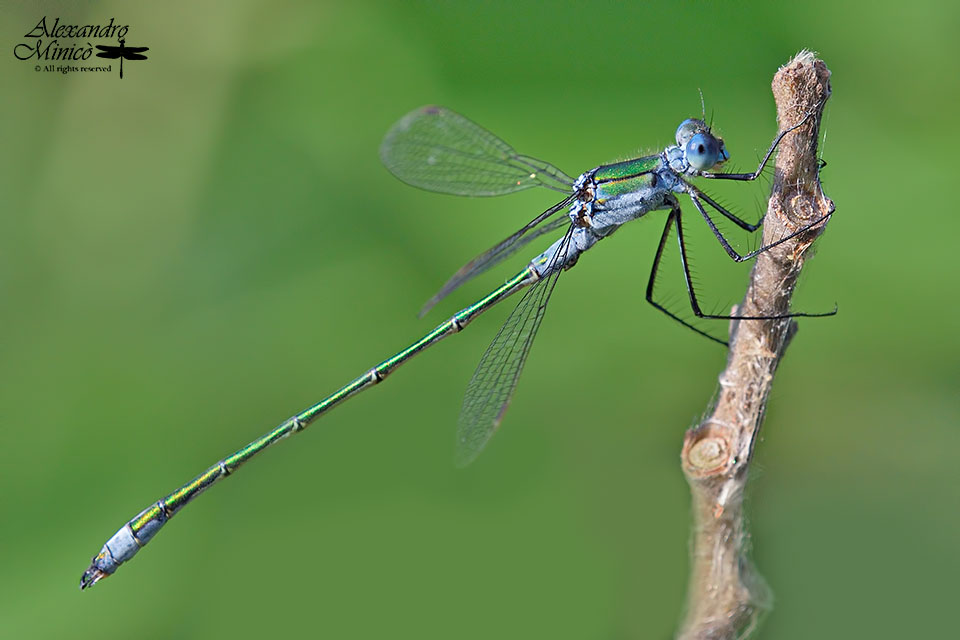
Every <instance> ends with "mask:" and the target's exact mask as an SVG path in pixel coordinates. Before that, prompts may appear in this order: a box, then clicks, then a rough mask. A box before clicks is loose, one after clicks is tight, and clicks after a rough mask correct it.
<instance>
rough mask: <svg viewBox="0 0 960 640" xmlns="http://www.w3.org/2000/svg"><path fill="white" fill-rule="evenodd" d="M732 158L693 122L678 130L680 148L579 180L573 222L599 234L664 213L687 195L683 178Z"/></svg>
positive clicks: (604, 167) (599, 170) (705, 128)
mask: <svg viewBox="0 0 960 640" xmlns="http://www.w3.org/2000/svg"><path fill="white" fill-rule="evenodd" d="M729 158H730V155H729V154H728V153H727V149H726V147H725V146H724V143H723V139H722V138H720V137H718V136H715V135H713V133H712V132H711V131H710V127H709V126H707V124H706V123H705V122H704V121H703V120H697V119H694V118H689V119H687V120H684V121H683V122H681V123H680V126H679V127H677V133H676V144H675V145H671V146H669V147H667V148H666V149H664V150H663V151H662V152H660V153H658V154H656V155H650V156H642V157H640V158H632V159H630V160H624V161H622V162H617V163H614V164H607V165H601V166H599V167H597V168H595V169H592V170H591V171H587V172H586V173H584V174H583V175H581V176H580V177H579V178H577V180H576V182H575V183H574V185H573V192H574V194H575V195H576V199H575V200H574V202H573V203H572V204H571V206H570V219H571V220H572V221H573V223H574V224H575V225H576V226H578V227H590V228H593V229H595V230H603V229H606V228H609V227H615V226H619V225H621V224H624V223H625V222H627V221H628V220H631V219H636V218H639V217H641V216H642V215H644V214H645V213H647V212H649V211H652V210H654V209H659V208H662V207H663V206H664V203H665V202H667V200H668V196H669V194H670V193H671V192H677V193H682V192H684V191H685V184H684V182H683V180H682V178H681V176H683V175H688V176H696V175H699V174H700V173H701V172H704V171H708V170H710V169H712V168H714V167H717V166H719V165H721V164H723V163H724V162H726V161H727V160H728V159H729Z"/></svg>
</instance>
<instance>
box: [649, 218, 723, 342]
mask: <svg viewBox="0 0 960 640" xmlns="http://www.w3.org/2000/svg"><path fill="white" fill-rule="evenodd" d="M674 219H676V221H677V230H678V231H679V230H680V224H679V223H680V207H679V206H677V205H676V204H674V207H673V209H671V210H670V213H669V214H668V215H667V223H666V224H665V225H664V226H663V233H662V234H661V236H660V244H658V245H657V252H656V253H655V254H654V256H653V266H652V267H651V268H650V279H649V280H647V302H649V303H650V304H651V305H653V307H654V308H656V309H658V310H660V311H662V312H663V313H665V314H667V315H668V316H670V317H671V318H673V319H674V320H676V321H677V322H679V323H680V324H682V325H683V326H685V327H686V328H688V329H690V330H692V331H695V332H696V333H699V334H700V335H702V336H703V337H704V338H708V339H710V340H713V341H714V342H719V343H720V344H722V345H725V346H726V345H727V342H726V341H725V340H721V339H720V338H716V337H714V336H712V335H710V334H709V333H707V332H705V331H703V330H701V329H698V328H697V327H695V326H693V325H692V324H690V323H689V322H687V321H686V320H684V319H683V318H681V317H680V316H678V315H677V314H675V313H674V312H672V311H670V310H669V309H667V308H666V307H665V306H663V305H662V304H660V303H659V302H657V301H656V300H654V299H653V288H654V284H655V282H656V279H657V271H658V270H659V269H660V260H661V258H663V250H664V248H665V247H666V245H667V238H668V237H670V227H671V226H672V225H673V222H674ZM680 247H681V251H683V250H684V247H683V243H682V242H681V243H680ZM682 261H683V276H684V278H686V282H687V292H688V294H689V295H690V301H691V305H692V306H693V308H694V313H696V314H697V315H700V314H699V313H698V311H699V308H700V305H699V304H698V303H697V299H696V296H695V295H694V294H693V283H692V282H691V281H690V272H689V271H688V269H687V262H686V256H683V258H682Z"/></svg>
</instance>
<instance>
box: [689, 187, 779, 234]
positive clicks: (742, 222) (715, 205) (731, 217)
mask: <svg viewBox="0 0 960 640" xmlns="http://www.w3.org/2000/svg"><path fill="white" fill-rule="evenodd" d="M686 184H687V187H688V193H690V192H692V193H696V194H697V196H698V197H700V198H702V199H703V201H704V202H706V203H707V204H709V205H710V206H711V207H713V208H714V209H716V210H717V211H719V212H720V213H721V214H722V215H723V216H724V217H725V218H726V219H727V220H730V221H731V222H733V223H734V224H735V225H737V226H738V227H740V228H741V229H743V230H745V231H749V232H750V233H753V232H754V231H756V230H757V229H759V228H760V225H761V224H763V217H762V216H761V217H760V219H759V220H757V222H756V224H751V223H749V222H747V221H746V220H744V219H743V218H739V217H737V216H736V215H734V214H733V213H732V212H730V211H729V210H727V209H726V208H725V207H723V206H722V205H720V203H718V202H717V201H716V200H714V199H713V198H711V197H710V196H708V195H707V194H705V193H704V192H703V191H701V190H700V189H697V188H696V187H695V186H693V185H692V184H690V183H689V182H688V183H686Z"/></svg>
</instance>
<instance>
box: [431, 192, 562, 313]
mask: <svg viewBox="0 0 960 640" xmlns="http://www.w3.org/2000/svg"><path fill="white" fill-rule="evenodd" d="M572 199H573V196H570V197H569V198H567V199H566V200H563V201H562V202H558V203H557V204H555V205H553V206H552V207H550V208H549V209H547V210H546V211H544V212H543V213H541V214H540V215H538V216H537V217H536V218H534V219H533V220H531V221H530V222H528V223H527V224H526V225H524V226H523V228H522V229H519V230H518V231H516V232H515V233H513V234H512V235H511V236H510V237H508V238H506V239H505V240H501V241H500V242H498V243H497V244H495V245H494V246H492V247H490V248H489V249H487V250H486V251H484V252H483V253H481V254H480V255H478V256H477V257H476V258H474V259H473V260H471V261H470V262H468V263H467V264H465V265H463V266H462V267H460V270H459V271H457V272H456V273H455V274H453V275H452V276H450V279H449V280H447V282H446V283H445V284H444V285H443V287H442V288H441V289H440V291H438V292H437V294H436V295H435V296H433V297H432V298H430V299H429V300H427V302H426V304H424V305H423V308H422V309H420V317H421V318H422V317H423V316H425V315H426V314H427V312H428V311H430V309H432V308H433V307H434V305H436V304H437V303H438V302H440V301H441V300H443V299H444V298H446V297H447V296H448V295H450V293H452V292H453V291H454V290H455V289H456V288H457V287H459V286H460V285H462V284H463V283H465V282H467V281H468V280H470V279H471V278H474V277H476V276H478V275H480V274H481V273H483V272H484V271H486V270H487V269H489V268H491V267H493V266H495V265H497V264H500V263H501V262H503V261H504V260H506V259H507V258H509V257H510V256H512V255H513V254H514V253H516V252H517V251H519V250H520V249H522V248H523V247H525V246H527V245H528V244H530V243H531V242H533V241H534V240H536V239H537V238H539V237H540V236H542V235H544V234H547V233H552V232H553V231H556V230H558V229H561V228H563V227H564V225H567V224H569V220H568V219H567V216H566V215H565V214H564V215H561V216H557V217H556V218H554V219H553V220H550V218H551V217H552V216H553V215H554V214H556V213H557V212H559V211H563V210H564V208H565V207H566V206H567V204H568V203H569V202H570V201H571V200H572Z"/></svg>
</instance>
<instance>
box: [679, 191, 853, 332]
mask: <svg viewBox="0 0 960 640" xmlns="http://www.w3.org/2000/svg"><path fill="white" fill-rule="evenodd" d="M688 194H689V195H690V199H691V200H693V204H694V206H695V207H697V210H698V211H699V212H700V215H702V216H703V219H704V220H706V221H707V226H709V227H710V231H712V232H713V235H715V236H716V237H717V240H719V241H720V245H721V246H723V250H724V251H726V252H727V255H728V256H730V258H731V259H732V260H733V261H734V262H743V261H745V260H749V259H751V258H755V257H757V256H758V255H760V254H761V253H763V252H764V251H769V250H770V249H772V248H773V247H775V246H777V245H779V244H783V243H784V242H786V241H787V240H790V239H791V238H796V237H797V236H798V235H800V234H801V233H803V232H805V231H809V230H810V229H812V228H813V227H815V226H817V225H818V224H820V223H821V222H823V221H824V220H826V219H827V218H829V217H830V216H831V215H833V214H832V213H827V214H825V215H822V216H820V217H819V218H817V219H816V220H814V221H813V222H811V223H809V224H806V225H804V226H802V227H800V228H799V229H797V230H796V231H794V232H793V233H789V234H787V235H785V236H784V237H782V238H780V239H779V240H777V241H775V242H771V243H770V244H766V245H763V246H762V247H760V248H759V249H756V250H754V251H751V252H749V253H745V254H743V255H740V254H739V253H738V252H737V250H736V249H734V248H733V247H732V246H730V242H728V241H727V239H726V237H724V235H723V233H721V232H720V229H718V228H717V225H716V223H714V221H713V219H712V218H711V217H710V214H709V213H707V210H706V209H704V208H703V203H702V202H700V195H701V194H699V193H698V192H697V191H696V190H690V191H688ZM677 223H678V224H677V226H678V227H679V218H678V220H677ZM834 313H836V311H835V310H834V311H832V312H830V313H812V314H797V315H810V316H831V315H833V314H834Z"/></svg>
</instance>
